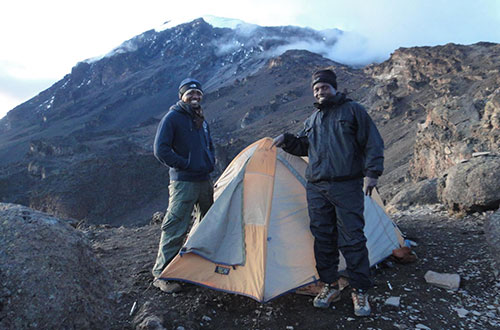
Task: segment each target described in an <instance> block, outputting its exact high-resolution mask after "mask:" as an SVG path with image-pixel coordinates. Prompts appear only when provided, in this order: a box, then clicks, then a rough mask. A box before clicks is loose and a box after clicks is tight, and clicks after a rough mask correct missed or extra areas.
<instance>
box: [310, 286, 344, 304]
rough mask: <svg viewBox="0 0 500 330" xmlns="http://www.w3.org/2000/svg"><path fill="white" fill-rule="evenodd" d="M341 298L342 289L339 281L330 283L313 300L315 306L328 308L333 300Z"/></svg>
mask: <svg viewBox="0 0 500 330" xmlns="http://www.w3.org/2000/svg"><path fill="white" fill-rule="evenodd" d="M339 300H340V289H339V284H338V282H335V283H332V284H328V283H325V286H324V287H323V289H321V291H320V292H319V293H318V295H317V296H316V298H314V300H313V306H314V307H317V308H328V307H329V306H330V304H331V303H332V302H335V301H339Z"/></svg>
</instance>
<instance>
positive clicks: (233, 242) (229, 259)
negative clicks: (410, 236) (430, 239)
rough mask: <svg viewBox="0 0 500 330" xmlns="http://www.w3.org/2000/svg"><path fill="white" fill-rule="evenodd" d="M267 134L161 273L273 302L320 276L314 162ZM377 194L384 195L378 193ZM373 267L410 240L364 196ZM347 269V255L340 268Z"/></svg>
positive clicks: (222, 183)
mask: <svg viewBox="0 0 500 330" xmlns="http://www.w3.org/2000/svg"><path fill="white" fill-rule="evenodd" d="M271 144H272V139H270V138H264V139H261V140H259V141H257V142H255V143H253V144H252V145H250V146H248V147H247V148H246V149H244V150H243V151H242V152H241V153H240V154H239V155H238V156H237V157H236V158H235V159H234V160H233V161H232V162H231V164H229V166H228V167H227V168H226V170H225V171H224V173H223V174H222V175H221V177H220V178H219V180H218V181H217V183H216V184H215V192H214V200H215V201H214V204H213V205H212V207H211V208H210V210H209V211H208V212H207V214H206V215H205V217H204V218H203V220H202V221H200V222H198V223H195V224H194V225H193V227H192V229H191V231H190V233H189V235H188V239H187V240H186V242H185V244H184V246H183V247H182V249H181V251H180V253H179V254H178V255H177V256H176V257H175V258H174V259H173V260H172V262H171V263H170V264H169V265H168V266H167V267H166V268H165V270H164V271H163V272H162V274H161V276H160V277H161V278H164V279H168V280H179V281H187V282H191V283H195V284H199V285H203V286H207V287H210V288H213V289H217V290H222V291H226V292H232V293H237V294H242V295H246V296H249V297H251V298H253V299H255V300H257V301H259V302H266V301H269V300H270V299H273V298H275V297H277V296H279V295H281V294H283V293H286V292H289V291H293V290H295V289H297V288H299V287H302V286H305V285H307V284H309V283H312V282H315V281H317V280H318V274H317V272H316V268H315V260H314V251H313V237H312V235H311V233H310V230H309V217H308V214H307V201H306V191H305V184H306V180H305V178H304V174H305V170H306V167H307V162H306V161H305V160H304V159H302V158H300V157H296V156H293V155H290V154H287V153H286V152H284V151H282V150H281V149H278V148H271ZM377 196H378V195H377ZM364 216H365V223H366V224H365V235H366V237H367V248H368V251H369V258H370V264H371V265H374V264H376V263H378V262H380V261H382V260H383V259H385V258H386V257H388V256H389V255H391V253H392V250H393V249H396V248H399V247H400V246H401V245H402V243H403V242H404V240H403V237H402V235H401V232H400V231H399V229H398V228H397V226H396V225H395V224H394V223H393V222H392V221H391V220H390V219H389V217H388V216H387V214H386V213H385V212H384V210H383V208H382V207H381V206H379V204H378V203H377V202H375V201H374V200H373V199H372V198H370V197H365V213H364ZM343 269H345V260H344V259H343V258H342V257H341V262H340V265H339V270H343Z"/></svg>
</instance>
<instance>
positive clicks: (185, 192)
mask: <svg viewBox="0 0 500 330" xmlns="http://www.w3.org/2000/svg"><path fill="white" fill-rule="evenodd" d="M179 99H180V100H179V101H178V102H177V103H176V104H174V105H173V106H171V107H170V109H169V111H168V112H167V114H166V115H165V116H164V117H163V119H162V120H161V122H160V124H159V126H158V130H157V132H156V137H155V141H154V155H155V157H156V158H157V159H158V160H159V161H160V162H161V163H162V164H163V165H165V166H168V167H170V171H169V174H170V184H169V203H168V210H167V213H166V215H165V217H164V218H163V222H162V225H161V238H160V244H159V248H158V255H157V257H156V263H155V265H154V267H153V270H152V273H153V276H154V277H155V280H154V282H153V284H154V286H156V287H158V288H159V289H160V290H162V291H164V292H167V293H173V292H177V291H179V290H180V289H181V287H180V285H179V284H178V283H175V282H167V281H165V280H162V279H160V278H159V276H160V274H161V273H162V271H163V269H164V268H165V267H166V266H167V265H168V263H169V262H170V261H171V260H172V259H173V258H174V257H175V255H176V254H177V253H178V252H179V250H180V249H181V247H182V244H183V241H184V238H185V237H186V234H187V230H188V228H189V224H190V222H191V213H192V212H193V209H194V207H195V205H196V204H197V205H198V207H199V212H198V214H197V216H198V219H201V218H202V217H203V216H204V215H205V213H206V212H207V211H208V209H209V208H210V206H211V205H212V203H213V186H212V183H211V181H210V173H211V172H212V171H213V169H214V164H215V157H214V147H213V143H212V138H211V136H210V130H209V127H208V123H207V122H206V121H205V118H204V116H203V110H202V108H201V105H200V103H201V100H202V99H203V90H202V88H201V84H200V82H199V81H198V80H196V79H193V78H187V79H184V80H183V81H182V82H181V83H180V85H179Z"/></svg>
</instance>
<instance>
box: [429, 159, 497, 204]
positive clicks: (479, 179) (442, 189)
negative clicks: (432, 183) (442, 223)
mask: <svg viewBox="0 0 500 330" xmlns="http://www.w3.org/2000/svg"><path fill="white" fill-rule="evenodd" d="M438 196H439V198H440V199H441V201H442V202H443V203H444V204H445V205H446V206H447V208H448V209H449V210H450V211H452V212H466V213H470V212H475V211H485V210H495V209H498V206H499V204H500V157H497V156H487V157H477V158H472V159H470V160H468V161H467V162H464V163H460V164H457V165H455V166H453V167H451V168H450V169H449V170H448V171H447V173H446V174H445V175H444V176H443V177H441V178H440V180H439V183H438Z"/></svg>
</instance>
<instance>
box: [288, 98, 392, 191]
mask: <svg viewBox="0 0 500 330" xmlns="http://www.w3.org/2000/svg"><path fill="white" fill-rule="evenodd" d="M315 106H316V107H317V108H318V110H317V111H315V112H314V113H313V114H312V115H311V116H310V117H309V118H308V119H307V120H306V121H305V123H304V129H303V130H302V131H301V132H300V133H299V134H297V135H296V136H294V135H292V134H288V133H286V134H285V145H284V147H283V150H285V151H286V152H288V153H291V154H293V155H296V156H308V157H309V165H308V167H307V170H306V178H307V180H309V181H310V182H317V181H344V180H351V179H356V178H362V177H364V176H368V177H372V178H378V177H379V176H380V175H382V172H383V170H384V141H383V140H382V137H381V136H380V133H379V131H378V129H377V127H376V126H375V124H374V123H373V120H372V119H371V118H370V116H369V115H368V113H367V112H366V110H365V109H364V108H363V106H362V105H360V104H359V103H357V102H354V101H352V100H350V99H347V98H346V97H345V95H344V94H342V93H337V94H336V95H335V97H334V98H332V100H330V102H328V103H327V104H321V105H320V104H317V103H315Z"/></svg>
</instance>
